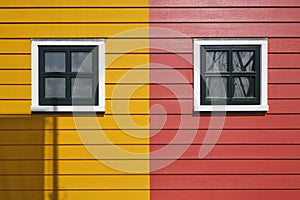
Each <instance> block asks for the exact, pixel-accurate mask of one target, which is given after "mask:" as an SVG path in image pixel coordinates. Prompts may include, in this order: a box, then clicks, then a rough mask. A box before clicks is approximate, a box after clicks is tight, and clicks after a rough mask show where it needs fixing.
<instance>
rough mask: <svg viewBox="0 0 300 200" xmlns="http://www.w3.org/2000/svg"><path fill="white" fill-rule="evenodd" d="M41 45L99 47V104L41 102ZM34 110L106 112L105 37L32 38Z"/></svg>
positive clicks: (32, 105)
mask: <svg viewBox="0 0 300 200" xmlns="http://www.w3.org/2000/svg"><path fill="white" fill-rule="evenodd" d="M39 46H97V47H98V105H95V106H92V105H65V106H64V105H40V104H39ZM31 53H32V55H31V65H32V69H31V71H32V73H31V80H32V86H31V92H32V103H31V111H32V112H104V111H105V40H104V39H32V40H31Z"/></svg>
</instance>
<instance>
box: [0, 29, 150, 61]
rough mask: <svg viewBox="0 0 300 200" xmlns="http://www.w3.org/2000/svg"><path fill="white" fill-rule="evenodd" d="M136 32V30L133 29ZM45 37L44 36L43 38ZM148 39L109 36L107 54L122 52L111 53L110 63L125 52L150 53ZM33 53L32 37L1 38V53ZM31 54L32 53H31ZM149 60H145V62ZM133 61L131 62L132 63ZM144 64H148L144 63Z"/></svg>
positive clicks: (106, 44)
mask: <svg viewBox="0 0 300 200" xmlns="http://www.w3.org/2000/svg"><path fill="white" fill-rule="evenodd" d="M133 32H134V30H133ZM41 39H43V38H41ZM148 47H149V41H148V39H137V38H131V39H124V38H118V39H117V38H107V39H106V40H105V52H106V55H109V54H111V53H113V54H115V53H120V55H111V56H110V58H111V59H108V61H109V62H108V63H107V64H110V63H111V62H112V61H114V60H116V59H118V58H119V57H120V56H122V54H123V53H146V54H147V53H148V51H149V49H148ZM1 53H2V54H31V40H30V39H0V54H1ZM29 56H30V55H29ZM145 61H147V60H144V62H145ZM132 64H133V63H130V65H132ZM143 64H146V62H145V63H143Z"/></svg>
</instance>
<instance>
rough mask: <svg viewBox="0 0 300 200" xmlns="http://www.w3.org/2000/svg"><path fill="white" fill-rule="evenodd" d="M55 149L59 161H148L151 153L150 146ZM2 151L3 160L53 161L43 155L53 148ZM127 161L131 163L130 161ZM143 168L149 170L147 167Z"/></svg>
mask: <svg viewBox="0 0 300 200" xmlns="http://www.w3.org/2000/svg"><path fill="white" fill-rule="evenodd" d="M86 147H87V148H89V149H92V152H94V151H95V152H94V153H95V154H91V153H90V152H89V151H88V150H87V148H86ZM55 149H56V150H57V151H58V159H97V158H101V159H132V158H133V154H135V153H136V154H137V155H135V156H136V159H148V155H147V152H148V151H149V147H148V145H115V146H114V147H112V146H109V145H98V146H96V145H89V146H86V145H85V146H84V145H81V146H75V145H71V146H66V145H62V146H56V147H55ZM119 149H120V150H124V155H123V154H121V153H120V154H118V153H116V152H114V151H116V150H119ZM0 150H1V151H2V152H5V154H3V155H1V159H53V157H52V155H51V154H49V155H48V156H47V154H46V155H44V153H43V151H47V152H52V151H53V146H43V145H39V146H0ZM98 150H99V151H98ZM100 150H101V151H100ZM112 150H114V151H112ZM99 153H101V155H99ZM94 155H96V157H95V156H94ZM127 161H128V163H130V160H127ZM147 163H148V161H147V160H145V164H147ZM120 167H122V166H120ZM138 167H141V166H138ZM143 167H144V169H147V165H144V166H143Z"/></svg>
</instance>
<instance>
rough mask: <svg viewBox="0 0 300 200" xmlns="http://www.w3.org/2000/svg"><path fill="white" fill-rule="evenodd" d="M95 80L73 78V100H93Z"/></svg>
mask: <svg viewBox="0 0 300 200" xmlns="http://www.w3.org/2000/svg"><path fill="white" fill-rule="evenodd" d="M92 85H93V80H92V79H91V78H72V97H73V98H92V97H93V89H92Z"/></svg>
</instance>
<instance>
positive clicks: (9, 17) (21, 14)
mask: <svg viewBox="0 0 300 200" xmlns="http://www.w3.org/2000/svg"><path fill="white" fill-rule="evenodd" d="M147 10H148V9H146V8H114V9H112V8H89V9H87V8H63V9H55V8H52V9H0V22H1V23H3V22H5V23H8V22H18V23H19V22H23V23H24V22H26V23H32V22H52V23H55V22H64V23H66V22H98V23H99V22H148V17H147V16H148V12H147ZM143 16H144V17H143Z"/></svg>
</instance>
